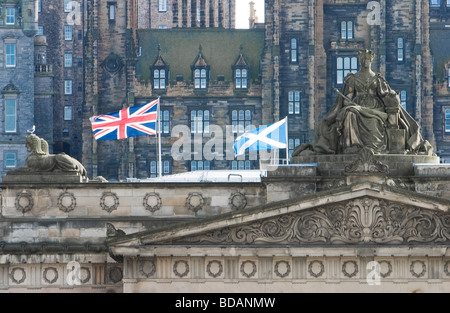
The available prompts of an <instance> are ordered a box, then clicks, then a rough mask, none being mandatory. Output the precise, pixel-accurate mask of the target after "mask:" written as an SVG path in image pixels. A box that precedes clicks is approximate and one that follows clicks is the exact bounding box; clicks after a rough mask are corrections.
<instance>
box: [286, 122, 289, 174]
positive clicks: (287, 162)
mask: <svg viewBox="0 0 450 313" xmlns="http://www.w3.org/2000/svg"><path fill="white" fill-rule="evenodd" d="M285 119H286V164H287V165H289V131H288V120H289V119H288V117H287V116H286V117H285Z"/></svg>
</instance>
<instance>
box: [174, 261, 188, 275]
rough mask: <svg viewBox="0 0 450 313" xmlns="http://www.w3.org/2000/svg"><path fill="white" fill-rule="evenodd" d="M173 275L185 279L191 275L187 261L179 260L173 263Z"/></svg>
mask: <svg viewBox="0 0 450 313" xmlns="http://www.w3.org/2000/svg"><path fill="white" fill-rule="evenodd" d="M173 273H174V274H175V275H176V276H178V277H180V278H183V277H185V276H187V274H189V263H188V262H187V261H185V260H178V261H175V263H173Z"/></svg>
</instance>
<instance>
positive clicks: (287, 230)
mask: <svg viewBox="0 0 450 313" xmlns="http://www.w3.org/2000/svg"><path fill="white" fill-rule="evenodd" d="M177 242H179V243H181V242H183V243H234V244H258V243H259V244H264V243H285V244H290V243H302V244H365V245H367V244H410V243H412V242H416V243H429V244H435V243H437V242H439V243H445V242H447V243H448V242H450V213H447V212H442V211H434V210H430V209H421V208H418V207H414V206H410V205H403V204H399V203H393V202H389V201H385V200H382V199H376V198H371V197H363V198H358V199H355V200H351V201H348V202H342V203H336V204H333V205H328V206H322V207H318V208H315V209H310V210H305V211H299V212H295V213H290V214H283V215H280V216H277V217H271V218H267V219H264V220H259V221H255V222H250V223H247V224H244V225H239V226H235V227H226V228H222V229H219V230H216V231H212V232H207V233H204V234H200V235H198V236H195V237H189V238H188V237H186V238H184V239H183V238H181V239H179V240H177Z"/></svg>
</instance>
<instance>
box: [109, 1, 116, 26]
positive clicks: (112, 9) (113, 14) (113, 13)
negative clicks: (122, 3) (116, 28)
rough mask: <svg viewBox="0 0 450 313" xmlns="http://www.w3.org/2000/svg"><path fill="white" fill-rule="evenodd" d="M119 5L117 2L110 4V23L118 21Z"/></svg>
mask: <svg viewBox="0 0 450 313" xmlns="http://www.w3.org/2000/svg"><path fill="white" fill-rule="evenodd" d="M116 9H117V4H116V3H115V2H108V20H109V21H110V22H112V21H115V20H116Z"/></svg>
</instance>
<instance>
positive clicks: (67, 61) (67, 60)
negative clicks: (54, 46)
mask: <svg viewBox="0 0 450 313" xmlns="http://www.w3.org/2000/svg"><path fill="white" fill-rule="evenodd" d="M72 60H73V56H72V53H70V52H68V53H64V67H72Z"/></svg>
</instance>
